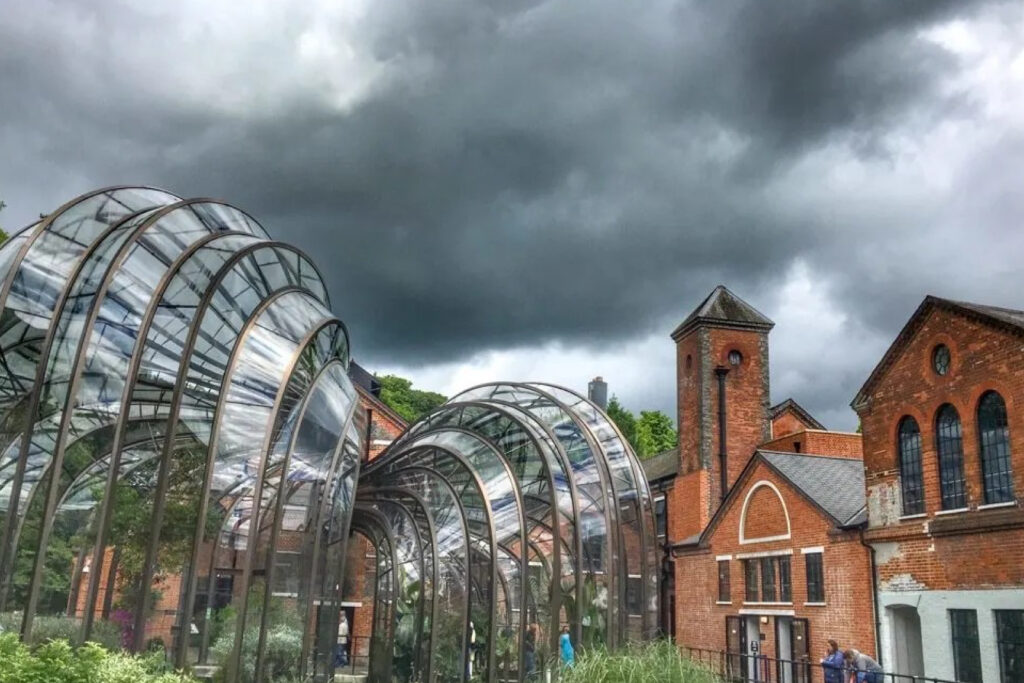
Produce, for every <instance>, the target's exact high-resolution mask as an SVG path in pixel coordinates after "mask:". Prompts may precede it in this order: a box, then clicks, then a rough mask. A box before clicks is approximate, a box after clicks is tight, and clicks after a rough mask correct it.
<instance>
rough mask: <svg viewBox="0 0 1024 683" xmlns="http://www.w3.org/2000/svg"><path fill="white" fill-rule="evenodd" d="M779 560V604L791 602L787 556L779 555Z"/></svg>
mask: <svg viewBox="0 0 1024 683" xmlns="http://www.w3.org/2000/svg"><path fill="white" fill-rule="evenodd" d="M778 560H779V602H793V579H792V572H791V571H790V557H789V555H781V556H779V558H778Z"/></svg>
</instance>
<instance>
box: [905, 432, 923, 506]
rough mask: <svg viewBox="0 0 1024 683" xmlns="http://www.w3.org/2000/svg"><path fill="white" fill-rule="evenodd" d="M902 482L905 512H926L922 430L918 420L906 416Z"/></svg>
mask: <svg viewBox="0 0 1024 683" xmlns="http://www.w3.org/2000/svg"><path fill="white" fill-rule="evenodd" d="M899 451H900V483H901V490H902V493H903V514H904V515H916V514H920V513H922V512H924V479H923V477H922V476H921V430H920V429H918V427H917V421H916V420H915V419H914V418H912V417H905V418H903V419H902V420H901V421H900V428H899Z"/></svg>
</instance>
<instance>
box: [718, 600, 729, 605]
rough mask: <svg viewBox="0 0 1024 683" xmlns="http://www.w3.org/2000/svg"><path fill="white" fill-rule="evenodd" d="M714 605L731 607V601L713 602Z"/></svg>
mask: <svg viewBox="0 0 1024 683" xmlns="http://www.w3.org/2000/svg"><path fill="white" fill-rule="evenodd" d="M715 604H716V605H731V604H732V601H731V600H727V601H722V600H715Z"/></svg>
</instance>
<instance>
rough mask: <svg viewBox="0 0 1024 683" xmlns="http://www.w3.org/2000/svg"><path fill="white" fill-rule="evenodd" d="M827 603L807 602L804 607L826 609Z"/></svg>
mask: <svg viewBox="0 0 1024 683" xmlns="http://www.w3.org/2000/svg"><path fill="white" fill-rule="evenodd" d="M826 606H827V603H824V602H805V603H804V607H826Z"/></svg>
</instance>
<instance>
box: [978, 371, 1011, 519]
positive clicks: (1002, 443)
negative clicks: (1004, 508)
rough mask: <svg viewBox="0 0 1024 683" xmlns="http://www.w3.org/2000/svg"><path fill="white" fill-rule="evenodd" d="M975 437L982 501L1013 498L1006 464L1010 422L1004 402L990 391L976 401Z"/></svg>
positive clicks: (1009, 471) (998, 500)
mask: <svg viewBox="0 0 1024 683" xmlns="http://www.w3.org/2000/svg"><path fill="white" fill-rule="evenodd" d="M978 438H979V441H980V442H981V471H982V476H983V477H984V480H985V502H986V503H1008V502H1010V501H1012V500H1013V472H1012V470H1011V467H1010V426H1009V423H1008V421H1007V419H1006V403H1005V402H1004V401H1003V397H1002V396H1000V395H999V394H997V393H996V392H994V391H989V392H987V393H985V394H984V395H983V396H982V397H981V400H980V401H979V402H978Z"/></svg>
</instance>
